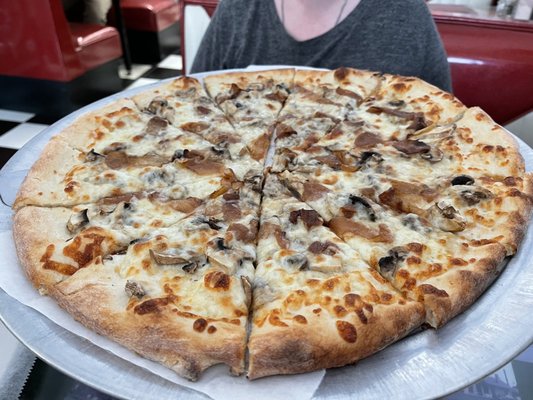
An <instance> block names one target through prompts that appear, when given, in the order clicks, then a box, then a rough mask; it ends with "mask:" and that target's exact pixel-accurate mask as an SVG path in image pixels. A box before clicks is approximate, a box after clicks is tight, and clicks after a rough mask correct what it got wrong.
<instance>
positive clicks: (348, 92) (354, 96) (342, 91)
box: [335, 87, 363, 104]
mask: <svg viewBox="0 0 533 400" xmlns="http://www.w3.org/2000/svg"><path fill="white" fill-rule="evenodd" d="M335 93H337V94H338V95H339V96H347V97H350V98H352V99H354V100H356V101H357V103H358V104H359V103H360V102H361V101H362V100H363V98H362V97H361V96H359V95H358V94H357V93H355V92H352V91H351V90H347V89H343V88H341V87H338V88H337V90H335Z"/></svg>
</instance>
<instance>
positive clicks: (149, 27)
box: [120, 0, 180, 32]
mask: <svg viewBox="0 0 533 400" xmlns="http://www.w3.org/2000/svg"><path fill="white" fill-rule="evenodd" d="M120 6H121V7H120V8H121V9H122V15H123V17H124V24H125V25H126V28H128V29H133V30H137V31H148V32H160V31H162V30H164V29H165V28H168V27H169V26H170V25H172V24H173V23H175V22H177V21H179V19H180V8H179V4H178V2H177V1H175V0H122V1H121V2H120Z"/></svg>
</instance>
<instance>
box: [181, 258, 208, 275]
mask: <svg viewBox="0 0 533 400" xmlns="http://www.w3.org/2000/svg"><path fill="white" fill-rule="evenodd" d="M206 261H207V260H206V257H205V256H204V255H196V256H194V257H192V258H190V259H189V261H188V262H187V263H186V264H185V265H184V266H183V267H181V269H182V270H183V271H185V272H187V273H188V274H194V272H195V271H196V270H197V269H198V267H200V266H202V265H203V264H205V263H206Z"/></svg>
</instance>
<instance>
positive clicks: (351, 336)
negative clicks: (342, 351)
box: [335, 321, 357, 343]
mask: <svg viewBox="0 0 533 400" xmlns="http://www.w3.org/2000/svg"><path fill="white" fill-rule="evenodd" d="M335 324H336V325H337V332H338V333H339V335H340V337H341V338H342V339H344V340H345V341H346V342H348V343H355V342H356V341H357V330H356V329H355V326H353V325H352V324H350V323H349V322H346V321H337V322H336V323H335Z"/></svg>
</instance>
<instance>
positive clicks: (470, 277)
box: [415, 243, 506, 328]
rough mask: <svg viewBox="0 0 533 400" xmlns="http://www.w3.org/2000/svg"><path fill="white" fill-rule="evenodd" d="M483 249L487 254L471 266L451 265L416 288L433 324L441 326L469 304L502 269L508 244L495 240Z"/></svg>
mask: <svg viewBox="0 0 533 400" xmlns="http://www.w3.org/2000/svg"><path fill="white" fill-rule="evenodd" d="M482 249H483V253H484V254H485V257H484V258H481V259H479V260H477V261H476V262H475V263H474V264H471V265H470V266H469V267H468V268H457V269H452V270H450V271H448V272H446V273H444V274H442V275H439V276H437V277H435V278H431V279H428V280H426V281H424V283H423V284H421V285H419V286H418V287H417V288H416V292H415V293H416V295H418V297H419V299H420V300H421V301H423V302H424V305H425V307H426V321H427V323H429V324H430V325H431V326H432V327H434V328H439V327H441V326H442V325H444V324H445V323H446V322H448V321H449V320H450V319H452V318H453V317H455V316H456V315H458V314H460V313H462V312H463V311H465V310H466V309H467V308H468V307H470V306H471V305H472V304H473V303H474V302H475V301H476V299H477V298H478V297H479V296H480V295H481V294H482V293H483V292H484V291H485V289H487V287H489V285H490V284H491V283H492V282H493V281H494V280H495V279H496V278H497V277H498V275H499V274H500V272H501V271H502V269H503V267H504V266H505V264H504V258H505V255H506V251H505V248H504V247H503V246H502V245H500V244H497V243H493V244H489V245H486V246H483V248H482Z"/></svg>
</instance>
